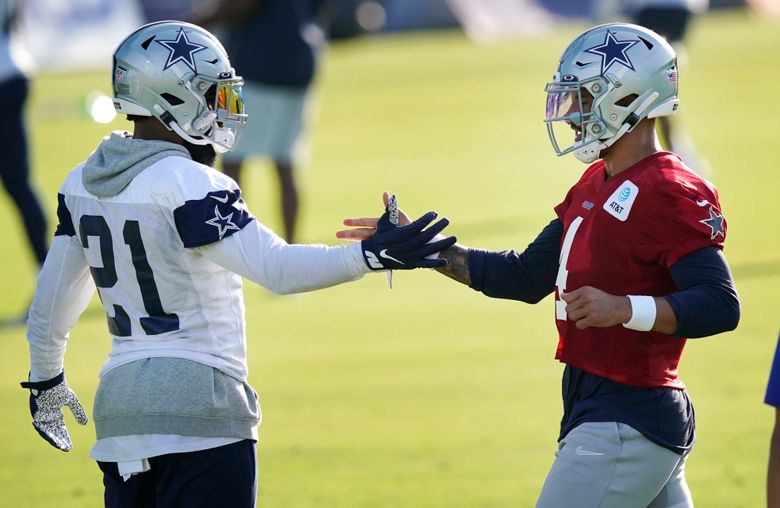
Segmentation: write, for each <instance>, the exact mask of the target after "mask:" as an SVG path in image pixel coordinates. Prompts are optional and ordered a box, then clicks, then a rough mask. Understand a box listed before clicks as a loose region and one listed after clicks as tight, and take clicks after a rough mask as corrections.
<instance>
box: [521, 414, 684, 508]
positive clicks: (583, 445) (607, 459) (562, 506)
mask: <svg viewBox="0 0 780 508" xmlns="http://www.w3.org/2000/svg"><path fill="white" fill-rule="evenodd" d="M686 458H687V453H686V454H685V455H682V456H680V455H677V454H676V453H674V452H672V451H670V450H667V449H666V448H663V447H661V446H658V445H657V444H655V443H653V442H651V441H649V440H648V439H647V438H645V437H644V436H643V435H642V434H640V433H639V432H638V431H636V430H634V429H633V428H632V427H630V426H628V425H625V424H623V423H616V422H588V423H583V424H582V425H579V426H578V427H577V428H575V429H574V430H572V431H571V432H570V433H569V434H568V435H567V436H566V437H565V438H564V439H563V440H562V441H561V442H560V444H559V446H558V451H557V452H556V453H555V461H553V465H552V467H551V468H550V472H549V473H547V479H546V480H545V481H544V486H543V487H542V492H541V493H540V494H539V499H538V500H537V502H536V508H597V507H598V508H692V507H693V499H692V498H691V492H690V490H689V489H688V484H687V483H686V482H685V460H686Z"/></svg>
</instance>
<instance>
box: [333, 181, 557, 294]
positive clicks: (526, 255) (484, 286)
mask: <svg viewBox="0 0 780 508" xmlns="http://www.w3.org/2000/svg"><path fill="white" fill-rule="evenodd" d="M387 197H388V196H387V193H385V202H387ZM377 220H378V219H377V218H359V219H345V220H344V225H346V226H353V227H355V228H356V229H350V230H344V231H339V232H337V233H336V236H337V237H338V238H346V239H353V240H360V239H364V238H369V237H370V236H371V235H373V234H374V231H375V228H376V223H377ZM408 220H409V219H408V217H407V216H406V215H405V214H403V212H401V214H400V223H401V224H405V223H406V222H405V221H408ZM562 234H563V224H562V223H561V221H560V220H558V219H555V220H553V221H552V222H550V224H548V225H547V226H546V227H545V228H544V229H543V230H542V232H541V233H539V235H538V236H537V237H536V239H535V240H534V241H533V242H532V243H531V244H530V245H529V246H528V247H527V248H526V249H525V250H524V251H522V252H517V251H512V250H510V251H485V250H479V249H472V248H469V247H466V246H464V245H460V244H455V245H453V246H451V247H449V248H447V249H444V250H443V251H441V252H440V253H439V257H440V258H442V259H444V260H446V261H447V264H446V265H445V266H440V267H437V268H436V270H438V271H439V272H440V273H442V274H444V275H446V276H447V277H449V278H451V279H453V280H455V281H458V282H460V283H461V284H466V285H467V286H469V287H471V288H473V289H475V290H477V291H481V292H482V293H484V294H485V295H487V296H490V297H494V298H507V299H512V300H520V301H523V302H528V303H536V302H538V301H540V300H541V299H542V298H544V297H545V296H547V295H548V294H550V293H551V292H552V291H553V289H554V287H555V275H556V273H557V271H558V260H559V257H560V245H561V236H562Z"/></svg>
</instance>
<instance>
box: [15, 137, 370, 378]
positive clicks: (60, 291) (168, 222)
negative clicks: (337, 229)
mask: <svg viewBox="0 0 780 508" xmlns="http://www.w3.org/2000/svg"><path fill="white" fill-rule="evenodd" d="M139 141H140V140H139ZM83 168H84V166H83V165H82V166H79V167H77V168H76V169H75V170H73V171H72V172H71V173H70V174H69V175H68V177H67V179H66V181H65V183H64V185H63V186H62V189H61V192H60V196H59V208H58V216H59V221H60V223H59V226H58V228H57V233H56V236H55V241H54V242H53V244H52V249H51V251H50V253H49V257H47V262H46V264H45V265H44V268H43V270H42V272H41V276H40V278H39V282H38V288H37V290H36V297H35V300H34V302H33V305H32V307H31V314H30V320H29V323H28V340H29V341H30V344H31V361H32V371H31V373H32V376H33V378H39V377H40V378H43V379H48V378H49V377H53V376H56V375H57V374H58V373H59V372H61V370H62V365H63V355H64V351H65V342H66V339H67V335H68V332H69V330H70V328H71V327H72V326H73V325H74V324H75V321H76V319H77V318H78V316H79V315H80V313H81V312H82V311H83V309H84V307H85V306H86V305H87V303H88V301H89V298H90V295H91V294H92V291H93V288H94V286H96V287H97V291H98V294H99V296H100V299H101V301H102V303H103V307H104V308H105V311H106V314H107V318H108V329H109V333H110V335H111V338H112V341H113V347H112V350H111V353H110V355H109V358H108V360H107V362H106V363H105V365H104V367H103V369H102V371H101V377H102V376H103V375H104V374H105V373H106V372H107V371H108V370H110V369H113V368H115V367H117V366H119V365H123V364H126V363H128V362H132V361H134V360H138V359H141V358H152V357H176V358H184V359H189V360H193V361H196V362H199V363H203V364H206V365H209V366H212V367H215V368H217V369H219V370H221V371H223V372H225V373H226V374H228V375H230V376H232V377H234V378H236V379H239V380H242V381H245V380H246V378H247V367H246V336H245V325H244V302H243V295H242V278H241V276H244V277H247V278H249V279H251V280H253V281H255V282H257V283H259V284H261V285H263V286H265V287H267V288H269V289H271V290H272V291H275V292H278V293H288V292H296V291H308V290H312V289H318V288H321V287H326V286H331V285H334V284H338V283H341V282H345V281H348V280H354V279H357V278H359V277H361V276H362V275H363V274H364V273H366V272H368V271H369V270H368V268H367V267H366V266H365V263H364V261H363V258H362V255H361V251H360V246H359V244H352V245H349V246H343V247H327V246H324V245H288V244H287V243H286V242H284V240H282V239H281V238H279V237H278V236H277V235H276V234H274V233H273V232H272V231H271V230H270V229H268V228H266V227H265V226H263V225H262V224H260V223H259V222H258V221H256V220H255V219H254V217H252V215H251V214H250V213H249V211H248V210H247V207H246V205H245V203H244V201H243V200H242V199H241V196H240V190H239V189H238V187H237V186H236V184H235V182H233V180H231V179H230V178H228V177H226V176H224V175H222V174H221V173H219V172H217V171H215V170H214V169H212V168H210V167H207V166H203V165H201V164H198V163H196V162H193V161H192V160H190V159H188V158H187V157H185V156H168V157H165V158H162V159H161V160H158V161H157V162H154V163H153V164H152V165H150V166H148V167H146V168H145V169H144V170H143V171H141V172H140V173H138V174H137V175H136V176H135V177H134V178H132V180H131V181H130V182H129V184H128V185H127V186H126V187H124V188H123V190H122V191H121V192H119V193H117V194H116V195H113V196H110V197H102V198H98V197H96V196H95V195H93V194H91V193H90V192H88V191H87V190H86V188H85V187H84V184H83V178H82V176H83V175H82V172H83ZM47 265H48V266H47ZM87 267H88V270H89V272H87ZM90 272H91V276H92V277H91V279H92V280H93V281H94V286H92V284H91V281H90V277H88V276H87V275H86V274H88V273H90Z"/></svg>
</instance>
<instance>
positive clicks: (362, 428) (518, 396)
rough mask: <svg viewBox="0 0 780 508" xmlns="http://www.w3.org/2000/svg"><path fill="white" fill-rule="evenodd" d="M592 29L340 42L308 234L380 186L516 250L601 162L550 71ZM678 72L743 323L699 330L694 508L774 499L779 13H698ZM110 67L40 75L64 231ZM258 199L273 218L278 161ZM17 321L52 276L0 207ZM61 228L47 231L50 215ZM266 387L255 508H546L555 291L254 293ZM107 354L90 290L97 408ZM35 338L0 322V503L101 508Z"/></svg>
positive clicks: (52, 189)
mask: <svg viewBox="0 0 780 508" xmlns="http://www.w3.org/2000/svg"><path fill="white" fill-rule="evenodd" d="M582 28H583V27H582V26H579V25H572V26H566V27H562V28H560V29H559V30H558V31H556V32H555V33H554V34H552V35H551V36H549V37H547V38H544V39H536V40H525V41H514V42H504V43H500V44H496V45H492V46H486V47H477V46H474V45H472V44H470V43H469V42H468V41H467V40H466V39H465V38H464V37H463V36H462V35H461V34H459V33H435V34H418V35H404V36H397V37H387V38H382V39H373V40H371V39H366V40H360V41H356V42H351V43H346V44H342V45H338V46H335V47H332V48H331V50H330V51H329V53H328V54H327V56H326V58H325V61H324V67H323V68H322V73H321V74H320V80H319V86H318V94H317V104H318V107H317V111H318V114H317V116H316V120H315V122H314V129H313V130H312V143H313V144H312V149H313V157H312V160H311V162H310V163H309V164H308V165H307V167H306V168H305V169H304V170H303V171H302V172H301V174H300V176H301V181H302V185H303V194H304V208H303V210H302V240H303V241H306V242H322V243H329V244H337V243H338V241H337V240H336V239H335V237H334V232H335V231H336V230H337V229H339V228H340V222H341V219H342V218H343V217H347V216H356V215H365V214H375V213H378V212H379V210H380V195H381V192H382V191H383V190H391V191H394V192H396V193H398V194H399V200H400V203H401V206H402V207H403V208H404V209H405V210H406V211H407V212H409V213H411V214H419V213H421V212H424V211H426V210H428V209H436V210H438V211H440V212H441V213H443V214H446V215H448V216H449V217H450V219H451V221H452V225H451V227H450V229H449V231H450V232H451V233H454V234H456V235H457V236H458V238H459V240H460V241H461V242H462V243H464V244H466V245H471V246H477V247H484V248H491V249H503V248H518V249H521V248H523V247H524V246H525V245H526V244H527V243H528V242H530V241H531V240H532V239H533V237H534V236H535V235H536V233H537V232H538V231H539V230H540V229H541V227H542V226H543V225H544V224H546V223H547V222H548V221H549V220H550V219H551V217H552V210H551V208H552V207H553V206H554V205H555V204H557V203H558V202H559V201H560V200H561V199H562V198H563V195H564V194H565V192H566V190H567V189H568V188H569V186H570V185H571V184H573V183H574V182H575V181H576V180H577V178H578V176H579V174H580V173H581V171H582V170H583V169H584V166H583V165H581V164H579V163H578V162H577V161H576V160H575V159H573V158H563V159H556V158H555V157H554V155H553V152H552V149H551V148H550V146H549V143H548V141H547V136H546V132H545V129H544V127H543V124H542V117H543V114H544V100H545V96H544V93H543V91H542V90H543V87H544V83H545V82H546V81H547V79H548V78H549V77H550V76H551V75H552V73H553V71H554V67H555V63H556V62H557V57H558V56H559V55H560V52H561V50H562V49H563V48H564V46H565V45H566V43H567V41H568V40H569V39H570V38H571V37H572V36H573V35H575V34H576V33H577V32H578V31H580V30H581V29H582ZM688 54H689V64H688V68H687V70H686V71H684V72H682V73H681V78H680V79H681V86H682V91H681V99H682V108H681V118H680V120H682V121H683V122H684V123H685V124H686V125H687V126H688V127H689V129H690V130H691V131H692V133H693V136H694V137H695V139H696V141H697V144H698V146H699V149H700V151H701V153H702V154H703V155H704V156H706V158H707V159H708V160H709V161H710V163H711V164H712V167H713V173H712V175H711V179H712V180H713V181H714V182H715V183H716V185H718V187H719V189H720V195H721V201H722V204H723V208H724V211H725V214H726V217H727V219H728V222H729V237H728V241H727V245H726V255H727V256H728V258H729V260H730V262H731V264H732V267H733V270H734V275H735V278H736V280H737V285H738V288H739V291H740V295H741V298H742V306H743V307H742V308H743V317H742V322H741V324H740V327H739V328H738V329H737V331H735V332H733V333H729V334H724V335H721V336H718V337H715V338H710V339H705V340H697V341H691V342H689V345H688V347H687V350H686V353H685V356H684V358H683V362H682V367H681V375H682V377H683V379H684V380H685V381H686V382H687V384H688V387H689V389H690V391H691V394H692V397H693V400H694V402H695V404H696V409H697V417H698V424H699V425H698V443H697V445H696V447H695V449H694V452H693V454H692V455H691V458H690V460H689V462H688V475H687V476H688V481H689V483H690V486H691V488H692V491H693V493H694V497H695V500H696V502H697V506H701V507H705V508H709V507H722V508H734V507H757V506H761V505H762V503H763V499H764V481H765V480H764V479H765V470H766V461H767V445H768V440H769V434H770V430H771V425H772V421H773V411H772V410H771V409H770V408H768V407H766V406H764V405H763V403H762V399H763V390H764V387H765V384H766V380H767V375H768V370H769V365H770V362H771V359H772V353H773V351H774V347H775V343H776V339H777V333H778V321H779V320H778V317H777V316H778V314H776V312H777V304H778V297H777V296H776V294H777V293H776V288H777V287H778V285H780V249H779V247H780V235H779V234H778V233H777V231H776V229H775V227H774V226H773V224H774V220H775V219H776V218H777V216H778V213H780V207H778V199H777V198H776V197H774V196H773V195H772V194H771V193H772V192H774V190H776V189H777V188H778V187H780V162H778V161H779V160H780V159H778V157H777V143H778V142H777V134H776V130H777V113H778V112H780V108H778V106H777V100H776V98H775V97H774V92H775V90H776V89H777V83H778V82H780V65H778V63H780V26H779V25H778V24H770V23H768V22H763V21H760V20H758V19H757V18H756V17H753V16H750V15H748V14H747V13H743V12H732V13H725V14H712V15H708V16H707V17H705V18H703V19H701V20H700V22H699V23H698V24H697V25H696V26H695V31H694V32H693V34H692V37H691V40H690V45H689V53H688ZM93 89H97V90H102V91H104V92H108V91H109V74H108V69H107V70H106V72H103V73H99V74H78V75H43V76H40V77H39V79H37V81H36V82H35V84H34V96H33V98H32V101H31V105H30V106H31V107H30V114H29V126H30V129H31V134H32V145H33V150H34V151H33V162H34V168H35V171H34V172H35V175H34V177H35V182H36V184H37V186H38V188H39V189H40V190H41V192H42V196H44V198H45V204H46V208H47V211H48V214H49V216H50V217H51V220H52V222H54V220H55V218H54V217H55V214H54V212H55V206H56V197H55V196H56V191H57V188H58V187H59V185H60V184H61V182H62V180H63V178H64V176H65V174H66V173H67V172H68V171H69V170H70V169H71V168H72V167H73V166H74V165H75V164H77V163H78V162H79V161H81V160H82V159H84V158H85V157H86V156H87V155H88V154H89V152H90V151H91V150H93V149H94V147H95V146H96V145H97V143H98V142H99V140H100V138H101V136H103V135H105V134H106V133H107V132H108V130H109V128H113V129H118V128H126V127H127V126H128V124H126V123H124V122H123V121H120V120H117V121H116V122H115V123H114V124H112V125H111V126H109V127H106V126H101V125H97V124H95V123H93V122H92V121H91V120H89V119H88V118H87V117H86V116H85V115H84V114H83V113H82V104H81V103H82V101H83V98H84V97H85V96H86V94H87V93H88V92H89V91H90V90H93ZM253 169H254V170H253V171H250V173H249V177H248V180H247V182H246V184H245V189H244V191H245V194H246V196H247V200H248V202H249V205H250V208H251V209H253V211H254V213H255V215H256V216H258V217H259V218H260V219H261V220H262V221H263V222H265V223H266V224H268V225H270V226H272V227H274V228H275V229H277V230H279V229H280V222H279V219H278V214H277V212H276V207H277V204H276V192H275V182H274V181H273V179H272V178H271V176H270V171H269V168H267V167H266V166H265V165H264V164H263V163H262V161H258V163H257V167H256V168H253ZM0 217H2V220H0V233H2V238H3V239H4V240H3V248H2V249H0V280H2V281H3V284H2V287H3V291H2V294H1V295H0V314H2V315H10V314H13V313H18V312H20V311H21V310H22V309H23V308H24V307H25V306H26V305H27V304H28V303H29V300H30V298H31V295H32V292H33V287H34V275H35V268H34V266H33V263H32V261H31V255H29V253H28V251H27V249H26V246H25V244H24V243H23V241H22V232H21V228H20V224H19V223H18V221H17V218H16V215H15V211H14V210H13V209H12V207H11V205H10V202H9V200H8V199H7V198H6V197H4V196H3V197H2V198H0ZM51 226H52V230H53V227H54V224H53V223H52V225H51ZM245 294H246V300H247V310H248V312H247V315H248V342H249V365H250V382H251V383H252V385H253V386H254V387H255V388H256V389H257V391H258V392H259V393H260V395H261V398H262V405H263V412H264V414H265V419H264V422H263V424H262V426H261V443H260V446H259V459H260V475H261V478H260V480H261V497H260V500H261V506H264V507H274V508H276V507H280V508H287V507H292V508H309V507H317V508H327V507H331V508H352V507H406V508H412V507H424V508H440V507H441V508H443V507H447V508H454V507H469V508H474V507H507V506H518V507H526V506H533V502H534V500H535V499H536V495H537V492H538V491H539V489H540V487H541V484H542V481H543V479H544V476H545V474H546V472H547V469H548V467H549V465H550V463H551V462H552V459H553V453H554V451H555V447H556V442H555V438H556V436H557V431H558V422H559V419H560V413H561V404H560V381H559V377H560V373H561V369H562V366H561V365H560V364H559V363H557V362H556V361H555V360H554V359H553V354H554V349H555V344H556V332H555V327H554V323H553V319H552V316H553V309H552V302H551V300H550V299H549V298H548V299H547V300H545V301H544V302H542V303H541V304H539V305H537V306H527V305H524V304H520V303H516V302H509V301H500V300H491V299H488V298H486V297H484V296H482V295H480V294H478V293H476V292H474V291H472V290H470V289H468V288H466V287H463V286H460V285H457V284H455V283H454V282H452V281H450V280H449V279H446V278H444V277H442V276H440V275H438V274H435V273H430V272H425V271H419V272H415V273H396V274H395V289H393V290H392V291H390V290H388V289H387V287H386V284H385V278H384V276H383V275H373V276H366V277H365V278H364V279H363V280H361V281H358V282H356V283H352V284H349V285H345V286H341V287H337V288H333V289H329V290H325V291H321V292H318V293H311V294H306V295H301V296H292V297H278V296H273V295H271V294H269V293H268V292H267V291H265V290H264V289H262V288H259V287H257V286H252V285H248V286H247V287H246V288H245ZM108 348H109V340H108V338H107V332H106V326H105V317H104V315H103V311H102V309H101V308H100V306H99V303H98V301H97V299H95V301H93V303H92V304H91V306H90V307H89V309H88V310H87V311H86V313H85V314H84V316H83V317H82V319H81V321H80V322H79V324H78V325H77V327H76V328H75V329H74V330H73V333H72V337H71V342H70V344H69V350H68V354H67V357H66V369H67V373H68V378H69V382H70V384H71V386H72V387H73V388H74V390H75V391H76V393H78V394H79V396H80V398H81V400H82V402H83V403H84V405H85V406H86V407H87V409H88V411H89V410H91V406H92V398H93V395H94V391H95V387H96V385H97V372H98V370H99V368H100V365H101V364H102V362H103V360H104V358H105V356H106V354H107V352H108ZM27 369H28V356H27V346H26V341H25V340H24V330H23V328H21V327H16V328H6V329H3V330H0V376H1V377H0V408H1V409H0V415H1V416H2V418H1V420H2V425H0V450H2V461H0V506H3V507H6V506H7V507H14V508H16V507H36V508H37V507H41V508H43V507H54V506H57V507H60V508H70V507H73V508H75V507H97V506H102V497H101V496H102V484H101V477H100V474H99V471H98V469H97V467H96V466H95V464H94V462H93V461H92V460H91V459H90V458H89V449H90V447H91V445H92V443H93V441H94V429H93V427H92V424H91V423H90V424H89V425H88V426H87V427H78V426H77V425H76V424H75V422H74V421H73V419H72V418H71V417H70V415H68V417H67V420H68V423H69V428H70V431H71V434H72V436H73V440H74V448H73V450H72V451H71V452H70V453H68V454H63V453H61V452H59V451H56V450H54V449H53V448H51V447H50V446H48V445H47V444H46V443H44V442H43V441H42V440H41V439H40V438H39V437H38V436H37V435H36V433H35V431H34V430H33V429H32V427H31V426H30V416H29V414H28V409H27V393H26V392H25V391H23V390H21V389H20V388H19V387H18V382H19V381H20V380H21V379H23V378H25V377H26V375H27Z"/></svg>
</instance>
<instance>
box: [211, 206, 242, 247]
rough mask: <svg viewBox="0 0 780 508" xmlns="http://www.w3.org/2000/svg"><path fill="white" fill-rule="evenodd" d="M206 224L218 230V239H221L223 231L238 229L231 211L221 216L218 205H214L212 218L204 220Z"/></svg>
mask: <svg viewBox="0 0 780 508" xmlns="http://www.w3.org/2000/svg"><path fill="white" fill-rule="evenodd" d="M206 224H208V225H210V226H214V227H215V228H217V230H218V231H219V239H220V240H222V237H223V236H225V233H227V232H228V231H230V230H235V231H238V230H239V229H241V228H239V227H238V226H236V224H235V222H233V212H230V213H229V214H227V215H225V216H222V214H220V213H219V205H217V206H215V207H214V218H212V219H209V220H207V221H206Z"/></svg>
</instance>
